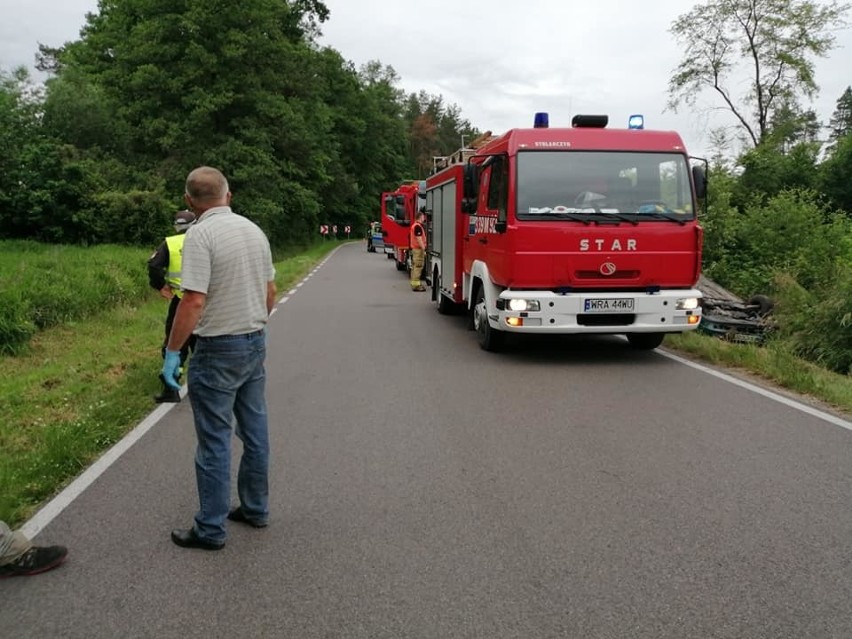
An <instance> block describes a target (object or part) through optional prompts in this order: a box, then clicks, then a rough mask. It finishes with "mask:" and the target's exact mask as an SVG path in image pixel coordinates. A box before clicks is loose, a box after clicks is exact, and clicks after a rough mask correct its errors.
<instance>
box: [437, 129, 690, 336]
mask: <svg viewBox="0 0 852 639" xmlns="http://www.w3.org/2000/svg"><path fill="white" fill-rule="evenodd" d="M607 123H608V118H607V116H583V115H578V116H575V117H574V119H573V121H572V126H571V128H550V127H549V126H548V117H547V114H544V113H541V114H536V119H535V125H534V127H533V128H531V129H513V130H511V131H509V132H507V133H505V134H504V135H502V136H499V137H489V138H487V139H485V140H484V142H483V143H482V144H481V146H478V148H476V149H461V150H459V151H458V152H456V153H455V154H453V155H452V156H449V157H448V158H447V159H446V161H445V162H443V164H442V165H439V166H438V167H436V171H435V172H434V173H433V174H432V175H430V176H429V177H428V178H427V180H426V210H427V216H428V219H429V225H428V226H429V263H428V269H429V274H430V275H431V282H432V299H433V301H434V302H436V303H437V306H438V311H439V312H441V313H449V312H451V311H453V310H457V309H464V310H465V311H466V312H467V313H468V315H469V326H470V327H471V328H473V329H474V330H475V331H476V334H477V338H478V340H479V344H480V346H482V348H484V349H486V350H499V349H500V347H501V345H502V343H503V341H504V338H505V336H506V335H507V334H508V333H551V334H555V333H588V334H592V333H598V334H624V335H626V336H627V339H628V340H629V342H630V344H632V345H633V346H634V347H636V348H640V349H653V348H656V347H657V346H659V345H660V344H661V343H662V341H663V338H664V337H665V334H666V333H675V332H682V331H689V330H693V329H695V328H697V327H698V324H699V322H700V321H701V307H700V304H699V300H700V297H701V292H700V291H699V290H698V289H697V288H696V283H697V281H698V277H699V274H700V267H701V247H702V238H703V230H702V228H701V226H700V225H699V224H698V222H697V219H696V208H697V204H698V201H699V200H703V198H704V197H705V191H706V177H705V175H706V162H705V161H703V160H700V159H699V158H692V159H690V157H689V156H688V155H687V152H686V149H685V147H684V144H683V141H682V140H681V138H680V136H679V135H678V134H677V133H674V132H663V131H650V130H646V129H644V126H643V121H642V118H641V116H631V118H630V123H629V128H628V129H607V128H606V126H607ZM691 165H693V166H691Z"/></svg>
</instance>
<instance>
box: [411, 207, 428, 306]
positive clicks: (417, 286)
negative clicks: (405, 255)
mask: <svg viewBox="0 0 852 639" xmlns="http://www.w3.org/2000/svg"><path fill="white" fill-rule="evenodd" d="M425 224H426V215H425V214H424V213H423V211H420V212H419V213H418V214H417V219H416V221H415V222H414V224H412V225H411V228H410V229H409V230H408V233H409V240H410V241H409V245H410V246H411V290H412V291H425V290H426V287H425V286H423V282H422V280H421V279H420V276H421V275H422V273H423V262H424V260H425V259H426V226H425Z"/></svg>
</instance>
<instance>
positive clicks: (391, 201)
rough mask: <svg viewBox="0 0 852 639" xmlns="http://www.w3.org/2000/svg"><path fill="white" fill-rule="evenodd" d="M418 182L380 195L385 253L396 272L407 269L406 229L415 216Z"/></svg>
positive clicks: (403, 185) (412, 181)
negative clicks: (394, 263)
mask: <svg viewBox="0 0 852 639" xmlns="http://www.w3.org/2000/svg"><path fill="white" fill-rule="evenodd" d="M418 191H419V182H418V181H417V180H408V181H406V182H403V183H402V184H401V185H400V186H399V188H397V189H396V190H395V191H390V192H385V193H382V231H383V235H384V236H385V253H387V255H388V259H393V260H394V261H395V262H396V268H397V270H400V271H404V270H406V268H407V262H408V252H409V249H410V248H411V247H410V246H409V237H408V227H410V226H411V222H412V221H413V220H414V218H415V217H416V215H417V208H418Z"/></svg>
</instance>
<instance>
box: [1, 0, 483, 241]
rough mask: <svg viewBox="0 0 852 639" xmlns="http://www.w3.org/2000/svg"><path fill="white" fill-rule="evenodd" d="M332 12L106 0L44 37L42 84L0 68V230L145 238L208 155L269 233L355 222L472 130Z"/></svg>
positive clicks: (298, 4)
mask: <svg viewBox="0 0 852 639" xmlns="http://www.w3.org/2000/svg"><path fill="white" fill-rule="evenodd" d="M328 17H329V12H328V9H327V8H326V7H325V5H324V4H323V3H322V2H320V1H319V0H288V1H283V0H245V1H243V2H240V3H231V4H230V5H229V6H228V10H227V11H222V10H221V6H219V5H218V4H217V3H209V2H203V1H202V0H168V1H166V0H132V1H131V0H100V2H99V10H98V12H97V13H95V14H91V15H89V16H88V17H87V23H86V25H85V27H84V29H83V31H82V33H81V37H80V39H79V40H77V41H75V42H72V43H68V44H66V45H65V46H64V47H62V48H59V49H50V48H47V47H42V48H41V50H40V52H39V54H38V67H39V69H40V70H41V71H44V72H47V73H48V74H49V77H48V80H47V81H46V82H45V83H44V86H42V85H40V84H36V83H34V82H33V81H32V80H31V79H30V77H29V75H28V74H27V72H26V71H25V70H23V69H17V70H14V71H12V72H4V71H0V141H2V143H3V145H2V146H3V148H4V155H3V157H2V158H0V237H4V238H29V239H37V240H41V241H45V242H53V243H78V244H98V243H103V242H112V243H124V244H152V243H154V242H156V241H157V240H158V239H159V238H161V236H162V234H163V233H164V232H167V231H168V229H169V222H170V220H171V216H172V215H173V213H174V211H175V210H177V209H178V208H179V207H181V206H182V199H181V194H182V191H183V179H184V177H185V175H186V173H187V172H188V171H189V170H190V169H191V168H193V167H194V166H197V165H200V164H211V165H214V166H217V167H219V168H221V169H222V170H223V171H224V172H225V174H226V175H228V177H229V179H230V181H231V187H232V190H233V192H234V202H233V205H234V208H235V209H237V210H239V211H241V212H244V213H245V214H247V215H249V216H250V217H252V219H254V220H255V221H257V222H258V223H259V224H261V226H263V228H264V229H265V230H266V231H267V233H268V234H269V236H270V239H271V240H272V242H273V244H275V245H277V246H283V245H292V244H299V243H304V242H305V241H308V240H310V238H312V237H313V236H315V235H316V232H317V226H318V224H320V223H323V222H332V223H337V224H338V225H344V224H350V225H352V226H353V227H354V228H355V229H358V230H359V231H360V229H361V228H363V226H365V225H366V222H367V220H369V219H370V218H372V217H374V216H375V213H376V210H377V208H378V201H379V194H380V193H381V191H382V190H387V189H388V188H389V187H392V186H395V185H396V184H398V183H399V181H400V180H403V179H411V178H413V177H415V178H416V177H419V176H422V175H424V174H425V173H424V170H425V169H428V167H429V166H430V165H431V158H432V156H433V155H440V154H446V153H449V152H451V151H453V150H455V149H456V148H458V146H459V143H460V140H461V136H462V135H465V136H468V139H470V136H472V135H474V134H475V133H476V131H475V129H473V127H472V126H471V125H470V123H469V122H468V121H466V120H465V119H463V118H462V117H461V115H460V112H459V109H458V108H457V107H456V106H454V105H445V104H444V103H443V101H442V99H441V98H440V97H435V96H430V95H428V94H426V93H422V92H421V93H420V94H412V95H406V94H405V93H404V92H403V91H401V90H400V89H399V88H397V83H398V80H399V78H398V77H397V75H396V73H395V72H394V70H393V69H392V68H390V67H387V66H382V65H381V64H380V63H379V62H373V63H370V64H367V65H365V66H364V67H363V68H361V69H358V70H356V69H355V68H354V67H353V65H352V64H351V63H349V62H347V61H346V60H344V58H343V57H342V56H341V55H340V54H339V53H338V52H337V51H335V50H333V49H331V48H324V47H320V46H318V45H317V43H316V38H317V36H318V34H319V26H320V25H321V24H322V23H323V22H324V21H325V20H327V19H328ZM0 63H2V61H0Z"/></svg>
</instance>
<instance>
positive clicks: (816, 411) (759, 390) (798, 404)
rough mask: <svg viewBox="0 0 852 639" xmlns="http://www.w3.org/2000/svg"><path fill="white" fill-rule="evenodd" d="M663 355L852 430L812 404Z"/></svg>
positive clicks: (662, 352) (848, 423) (687, 361)
mask: <svg viewBox="0 0 852 639" xmlns="http://www.w3.org/2000/svg"><path fill="white" fill-rule="evenodd" d="M657 352H658V353H659V354H660V355H662V356H663V357H668V358H669V359H671V360H674V361H676V362H679V363H681V364H683V365H685V366H689V367H690V368H694V369H696V370H699V371H702V372H704V373H707V374H708V375H712V376H713V377H718V378H719V379H721V380H724V381H726V382H729V383H731V384H734V385H735V386H739V387H741V388H745V389H746V390H750V391H751V392H753V393H757V394H758V395H763V396H764V397H767V398H769V399H771V400H773V401H776V402H778V403H779V404H784V405H785V406H788V407H790V408H794V409H796V410H798V411H800V412H802V413H806V414H808V415H810V416H812V417H816V418H818V419H821V420H823V421H826V422H828V423H829V424H834V425H835V426H840V428H845V429H846V430H852V422H850V421H848V420H845V419H843V418H842V417H837V416H836V415H832V414H830V413H826V412H825V411H821V410H819V409H817V408H813V407H812V406H808V405H807V404H803V403H801V402H798V401H796V400H795V399H790V398H789V397H785V396H784V395H780V394H778V393H775V392H773V391H771V390H766V389H765V388H761V387H760V386H758V385H757V384H752V383H751V382H746V381H744V380H741V379H737V378H736V377H733V376H731V375H728V374H726V373H721V372H719V371H717V370H713V369H712V368H709V367H707V366H704V365H703V364H699V363H697V362H691V361H689V360H688V359H684V358H682V357H679V356H677V355H674V354H672V353H668V352H666V351H662V350H660V351H657Z"/></svg>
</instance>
